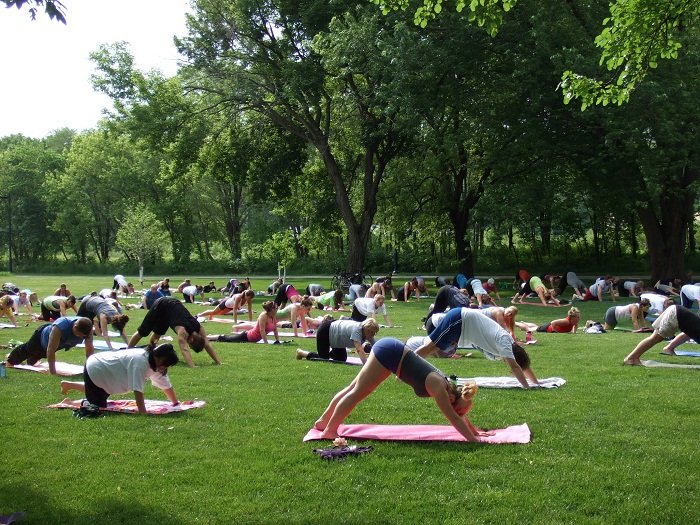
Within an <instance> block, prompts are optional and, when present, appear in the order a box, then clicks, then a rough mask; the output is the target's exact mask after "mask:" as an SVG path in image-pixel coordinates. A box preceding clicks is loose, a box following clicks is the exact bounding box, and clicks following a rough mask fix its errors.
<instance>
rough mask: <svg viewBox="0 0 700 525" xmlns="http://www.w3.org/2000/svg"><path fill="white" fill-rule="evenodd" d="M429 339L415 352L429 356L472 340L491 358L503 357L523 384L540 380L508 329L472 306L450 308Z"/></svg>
mask: <svg viewBox="0 0 700 525" xmlns="http://www.w3.org/2000/svg"><path fill="white" fill-rule="evenodd" d="M428 337H429V338H430V342H429V343H426V344H425V345H423V347H421V348H419V349H418V350H417V351H416V353H417V354H418V355H420V356H421V357H428V356H430V355H432V354H434V353H436V352H437V351H438V350H446V349H447V348H450V347H452V346H454V345H455V343H457V344H458V346H460V347H462V348H464V347H466V346H468V344H470V343H471V344H473V345H474V346H476V347H477V348H478V349H479V350H481V351H482V352H483V353H484V355H485V356H486V357H487V358H488V359H491V360H496V359H502V360H503V361H504V362H505V363H506V364H507V365H508V367H509V368H510V370H511V372H512V373H513V375H514V376H515V378H516V379H517V380H518V381H519V382H520V384H521V385H522V387H523V388H530V385H529V383H528V379H530V380H531V381H532V382H533V383H534V384H535V385H537V384H539V382H538V381H537V377H536V376H535V373H534V372H533V371H532V368H531V367H530V358H529V356H528V355H527V352H525V350H524V349H523V348H522V347H521V346H518V345H517V344H516V343H515V341H514V340H513V338H512V337H511V336H510V334H509V333H508V332H506V331H505V330H504V329H503V328H501V327H500V326H499V325H498V323H497V322H496V321H493V320H491V319H489V318H488V317H486V316H485V315H482V314H481V313H479V312H478V311H477V310H473V309H471V308H452V309H451V310H450V311H448V312H447V313H446V314H445V317H443V318H442V319H441V320H440V322H439V323H438V324H437V326H436V327H435V330H433V331H432V332H430V333H429V334H428Z"/></svg>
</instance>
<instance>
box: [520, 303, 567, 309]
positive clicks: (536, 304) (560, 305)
mask: <svg viewBox="0 0 700 525" xmlns="http://www.w3.org/2000/svg"><path fill="white" fill-rule="evenodd" d="M511 304H513V305H515V306H518V305H520V304H528V305H530V306H546V307H550V308H551V307H554V308H561V307H562V306H569V305H568V304H552V303H548V304H542V301H538V302H534V301H524V302H522V303H513V302H511Z"/></svg>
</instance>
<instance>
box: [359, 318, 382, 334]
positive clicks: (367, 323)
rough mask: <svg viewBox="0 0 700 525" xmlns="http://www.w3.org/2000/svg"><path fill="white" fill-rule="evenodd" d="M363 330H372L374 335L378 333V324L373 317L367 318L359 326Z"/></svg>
mask: <svg viewBox="0 0 700 525" xmlns="http://www.w3.org/2000/svg"><path fill="white" fill-rule="evenodd" d="M360 326H362V329H363V330H372V331H373V332H374V333H375V334H376V333H377V332H379V323H378V322H377V320H376V319H374V318H373V317H368V318H367V319H365V320H364V321H362V323H361V324H360Z"/></svg>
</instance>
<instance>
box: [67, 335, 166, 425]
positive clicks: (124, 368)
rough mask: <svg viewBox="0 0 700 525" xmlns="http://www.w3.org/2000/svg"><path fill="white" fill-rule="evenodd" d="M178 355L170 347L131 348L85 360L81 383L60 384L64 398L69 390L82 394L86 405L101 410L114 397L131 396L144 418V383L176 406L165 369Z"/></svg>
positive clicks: (68, 382)
mask: <svg viewBox="0 0 700 525" xmlns="http://www.w3.org/2000/svg"><path fill="white" fill-rule="evenodd" d="M178 361H179V360H178V358H177V354H176V353H175V349H174V348H173V345H171V344H170V343H164V344H161V345H159V346H157V347H155V348H152V347H150V346H147V347H146V348H131V349H127V350H120V351H118V352H100V353H99V354H94V355H91V356H90V357H88V359H87V361H86V362H85V369H84V370H83V381H82V382H81V381H61V392H62V393H63V395H66V394H68V392H70V391H72V390H77V391H79V392H84V393H85V398H86V399H87V401H88V403H90V404H92V405H97V406H98V407H100V408H105V407H106V406H107V399H108V398H109V396H110V395H113V394H126V393H129V392H133V393H134V399H135V400H136V407H137V408H138V411H139V414H146V402H145V398H144V396H143V387H144V384H145V383H146V380H150V381H151V383H153V385H154V386H156V387H158V388H160V389H161V390H162V391H163V392H164V393H165V396H166V397H167V398H168V400H169V401H170V402H171V403H172V404H173V406H177V405H179V404H180V402H179V401H178V400H177V396H176V395H175V391H174V390H173V386H172V384H171V383H170V379H169V378H168V375H167V373H168V368H170V367H171V366H174V365H176V364H177V363H178Z"/></svg>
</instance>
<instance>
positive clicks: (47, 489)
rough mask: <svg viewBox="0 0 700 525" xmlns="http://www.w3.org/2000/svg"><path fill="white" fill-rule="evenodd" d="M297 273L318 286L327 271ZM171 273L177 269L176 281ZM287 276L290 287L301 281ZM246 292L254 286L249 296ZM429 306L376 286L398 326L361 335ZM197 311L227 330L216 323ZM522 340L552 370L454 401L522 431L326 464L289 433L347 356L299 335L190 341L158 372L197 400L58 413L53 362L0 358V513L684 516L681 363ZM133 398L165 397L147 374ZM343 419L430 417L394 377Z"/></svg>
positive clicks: (686, 449)
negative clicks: (1, 370)
mask: <svg viewBox="0 0 700 525" xmlns="http://www.w3.org/2000/svg"><path fill="white" fill-rule="evenodd" d="M127 278H130V277H129V276H127ZM5 280H12V281H13V282H15V283H16V284H18V285H19V286H21V287H23V288H24V287H28V288H31V289H32V290H34V291H37V292H39V295H40V296H42V295H46V294H48V293H52V292H53V291H54V290H55V289H56V288H57V286H58V284H59V283H60V282H67V283H68V285H69V288H70V289H71V290H72V291H73V292H74V293H75V294H76V295H82V294H85V293H88V292H89V291H90V290H94V289H98V290H99V289H101V288H104V287H111V282H112V279H111V276H105V277H103V278H97V277H82V276H73V277H64V276H60V277H56V276H44V277H38V276H12V277H11V278H9V277H6V278H5ZM193 280H194V281H195V282H197V283H202V284H204V283H206V282H208V281H209V280H210V278H209V277H206V276H205V277H201V278H198V279H193ZM219 281H221V285H223V284H224V279H221V278H219V279H216V283H217V285H219ZM315 281H316V282H320V283H321V284H324V285H326V286H327V285H328V281H329V279H328V278H319V279H316V280H315ZM171 282H172V283H173V285H174V286H177V284H178V283H179V282H180V279H178V278H176V277H173V278H172V279H171ZM268 282H269V281H268V280H253V286H254V288H255V289H265V288H266V287H267V284H268ZM291 282H292V283H293V284H295V286H297V287H298V289H300V290H303V288H304V287H305V285H306V284H308V281H306V280H304V281H303V282H302V281H295V280H293V279H292V280H291ZM432 291H433V293H434V292H435V289H434V288H433V290H432ZM504 295H505V294H504ZM262 300H263V299H261V298H256V299H255V301H254V306H255V309H256V313H257V312H259V311H260V307H259V304H260V302H261V301H262ZM506 302H507V301H505V300H504V301H503V302H502V304H504V303H506ZM429 303H430V301H429V300H428V299H422V300H420V301H415V300H413V301H411V302H409V303H405V304H404V303H401V304H399V303H389V304H390V308H389V315H390V317H391V318H392V320H393V321H394V323H395V324H397V325H402V327H401V328H392V329H382V330H381V331H380V334H379V337H382V336H391V337H398V338H400V339H406V338H407V337H409V336H411V335H420V334H421V333H424V332H420V331H419V330H418V326H419V325H420V318H421V317H423V316H424V315H425V311H426V309H427V306H428V305H429ZM610 305H611V303H610V302H609V300H608V301H607V302H604V303H602V304H601V303H585V304H582V305H581V304H579V305H577V306H579V307H580V309H581V311H582V322H585V320H587V319H596V320H600V321H602V320H603V314H604V312H605V310H606V309H607V307H609V306H610ZM190 309H191V310H192V311H193V312H198V311H202V310H204V307H202V306H190ZM128 314H129V316H130V317H131V321H130V322H129V324H128V325H127V333H133V332H134V331H135V330H136V328H137V327H138V324H139V323H140V321H141V319H143V315H144V313H143V311H141V310H135V311H129V312H128ZM336 315H337V314H336ZM565 315H566V308H543V307H537V306H523V307H522V308H520V314H519V316H518V317H519V319H523V320H528V321H533V322H536V323H542V322H545V321H548V320H551V319H554V318H558V317H564V316H565ZM23 324H24V323H22V325H23ZM36 326H37V325H36V324H33V325H32V324H30V326H29V327H22V328H20V329H15V330H2V331H0V343H3V344H4V343H7V341H9V339H11V338H15V339H20V340H26V339H27V338H28V337H29V336H30V334H31V333H32V331H33V330H34V329H35V327H36ZM205 328H206V330H207V332H208V333H219V334H221V333H226V332H227V331H228V330H229V327H228V326H227V325H225V324H220V323H207V324H205ZM535 337H536V338H537V339H538V341H539V342H538V344H537V345H534V346H530V347H528V351H529V353H530V356H531V358H532V363H533V369H534V371H535V372H536V373H537V375H538V376H539V377H543V378H544V377H550V376H558V377H563V378H565V379H566V380H567V384H566V385H565V386H563V387H562V388H560V389H556V390H533V391H524V390H487V389H481V390H480V391H479V393H478V395H477V397H476V400H475V407H474V410H473V412H472V420H473V422H474V423H475V424H476V425H479V426H482V427H485V428H494V427H504V426H508V425H511V424H519V423H523V422H527V423H528V424H529V426H530V428H531V429H532V434H533V439H532V442H531V443H530V444H527V445H479V444H462V443H451V444H448V443H389V442H377V443H371V444H372V445H373V446H374V448H375V450H374V451H373V452H372V453H370V454H366V455H364V456H360V457H351V458H348V459H346V460H344V461H338V462H325V461H322V460H321V459H319V458H318V457H317V456H316V455H314V454H313V453H312V449H313V448H315V447H318V446H319V443H315V444H314V443H302V437H303V436H304V434H305V433H306V432H307V430H308V429H309V428H310V426H311V425H312V424H313V422H314V421H315V420H316V418H317V417H318V416H319V415H320V414H321V412H322V411H323V410H324V408H325V407H326V405H327V404H328V402H329V401H330V399H331V397H332V396H333V395H334V394H335V393H336V392H337V391H338V390H340V389H341V388H342V387H344V386H345V385H346V384H347V383H349V382H350V381H351V379H352V378H353V377H354V375H355V374H356V373H357V372H358V368H356V367H351V366H340V365H330V364H325V363H314V362H306V361H297V360H296V359H295V357H294V351H295V349H296V348H297V347H301V348H304V349H306V350H312V349H314V348H315V340H314V339H304V340H296V341H294V343H292V344H286V345H281V346H263V345H257V344H226V343H216V344H215V347H216V350H217V352H218V353H219V355H220V356H221V358H222V361H223V362H224V364H223V365H222V366H220V367H217V366H214V365H213V363H212V362H211V360H210V359H209V357H208V356H207V355H206V353H201V354H194V359H195V362H196V363H197V365H199V366H198V367H197V368H196V369H189V368H187V367H186V366H182V365H181V366H177V367H175V368H174V369H173V370H172V371H171V372H170V376H171V380H172V382H173V385H174V387H175V391H176V392H177V394H178V396H179V398H180V399H182V400H185V399H195V398H196V399H204V400H206V402H207V406H206V407H205V408H203V409H200V410H192V411H189V412H184V413H180V414H174V415H170V416H148V417H138V416H127V415H120V414H117V415H110V416H107V417H104V418H99V419H88V420H79V419H77V418H74V417H72V415H71V412H70V411H67V410H47V409H45V408H43V407H44V406H46V405H47V404H50V403H53V402H57V401H59V400H61V399H62V398H63V396H62V395H61V392H60V389H59V381H60V379H59V378H58V377H50V376H44V375H40V374H33V373H29V372H19V371H13V370H9V372H8V378H7V379H4V380H0V429H1V432H2V438H3V442H4V455H3V462H2V472H3V474H4V475H3V476H2V480H1V481H0V514H10V513H11V512H13V511H26V512H27V513H28V516H27V520H26V521H25V522H23V523H37V524H46V523H51V524H52V525H56V524H62V523H65V524H86V525H87V524H90V525H94V524H98V523H124V524H136V523H162V524H188V525H189V524H192V523H202V524H210V523H217V524H218V523H221V524H230V523H236V524H241V523H261V524H262V523H275V524H277V523H280V524H282V523H283V524H285V525H290V524H297V523H298V524H309V523H318V524H328V523H347V524H358V525H359V524H375V523H376V524H404V523H424V524H433V523H435V524H441V525H442V524H462V523H516V522H517V523H543V524H544V523H546V524H550V523H635V522H636V523H698V522H700V511H699V510H698V506H697V500H698V496H700V482H699V481H700V480H699V478H700V453H699V452H698V446H697V445H698V435H699V433H700V418H698V410H697V405H695V403H696V402H697V399H699V398H700V381H698V379H700V375H698V371H695V370H680V369H676V370H673V369H645V368H641V367H625V366H623V365H622V359H623V357H624V356H625V355H626V354H627V353H628V352H629V351H630V350H631V349H632V348H633V347H634V345H635V344H636V343H637V342H638V341H639V340H640V339H642V338H643V337H644V335H640V334H631V333H621V332H617V331H615V332H612V333H607V334H602V335H586V334H583V333H579V334H536V336H535ZM660 349H661V345H659V346H657V347H655V348H654V349H652V350H651V351H650V352H649V353H648V354H646V355H645V358H647V359H655V360H659V361H669V360H671V359H672V358H668V357H665V356H659V355H658V352H659V351H660ZM475 354H477V353H475ZM57 355H58V357H59V359H60V360H62V361H68V362H71V363H80V364H82V363H83V362H84V357H85V356H84V354H83V353H82V351H81V350H80V349H73V350H70V351H68V352H60V353H59V354H57ZM673 359H674V362H678V363H697V364H700V359H696V360H694V359H693V358H680V357H678V358H673ZM435 364H436V366H438V367H439V368H441V369H442V370H443V371H444V372H446V373H448V374H457V375H459V376H462V377H466V376H504V375H506V374H507V368H506V366H505V365H503V364H502V363H494V362H489V361H487V360H486V359H484V358H483V357H482V356H480V355H478V354H477V355H475V356H474V357H471V358H463V359H457V360H455V359H448V360H439V361H437V360H436V362H435ZM74 397H77V396H76V395H75V394H74ZM126 397H130V396H126ZM146 397H147V398H153V399H164V396H163V394H162V393H161V392H160V391H159V390H157V389H154V388H153V387H152V386H150V385H149V386H148V387H147V389H146ZM348 422H349V423H373V422H376V423H396V424H400V423H406V424H410V423H425V424H447V422H446V420H445V419H444V417H443V416H442V415H441V414H440V412H439V411H438V409H437V407H436V406H435V404H434V403H433V402H432V401H431V400H430V399H421V398H417V397H415V395H414V394H413V392H412V390H411V389H410V388H408V387H407V386H406V385H403V384H401V383H398V382H396V381H394V380H393V379H392V380H387V381H386V382H385V383H384V384H382V385H381V386H380V387H379V389H378V390H377V392H375V393H374V394H373V395H372V396H370V397H369V398H368V399H366V400H365V401H364V402H363V403H362V404H360V405H359V406H358V407H357V409H356V410H355V411H354V412H353V413H352V414H351V416H350V418H349V419H348Z"/></svg>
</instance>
